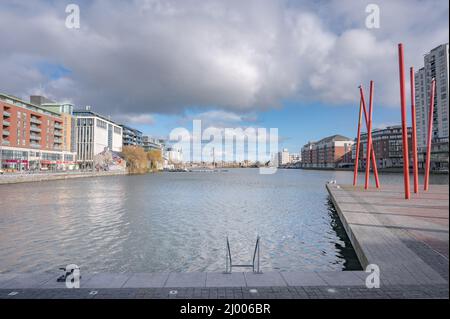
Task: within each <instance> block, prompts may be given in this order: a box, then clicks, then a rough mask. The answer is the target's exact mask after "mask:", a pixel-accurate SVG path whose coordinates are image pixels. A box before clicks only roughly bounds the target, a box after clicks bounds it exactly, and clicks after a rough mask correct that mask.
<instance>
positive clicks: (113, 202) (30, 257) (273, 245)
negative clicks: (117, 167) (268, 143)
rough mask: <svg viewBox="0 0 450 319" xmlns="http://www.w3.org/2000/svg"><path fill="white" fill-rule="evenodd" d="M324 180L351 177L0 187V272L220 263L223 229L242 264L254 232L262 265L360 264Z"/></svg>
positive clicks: (295, 174) (123, 179)
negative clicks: (331, 201)
mask: <svg viewBox="0 0 450 319" xmlns="http://www.w3.org/2000/svg"><path fill="white" fill-rule="evenodd" d="M433 178H435V179H437V182H443V183H448V176H445V177H439V176H437V177H433ZM330 179H337V181H338V182H340V183H350V182H351V179H352V173H351V172H333V171H306V170H279V171H278V173H277V174H274V175H259V174H258V170H254V169H235V170H230V171H228V172H221V173H160V174H152V175H139V176H117V177H103V178H85V179H74V180H67V181H52V182H41V183H28V184H16V185H0V272H11V271H14V272H27V271H33V272H35V271H36V272H39V271H48V270H55V269H57V268H58V267H60V266H63V265H67V264H71V263H74V264H77V265H79V266H80V267H81V268H82V269H85V270H88V271H95V272H97V271H99V272H100V271H109V272H158V271H222V270H224V267H225V238H226V236H227V235H228V236H229V238H230V244H231V250H232V256H233V262H235V263H249V261H250V260H251V254H252V250H253V248H254V244H255V239H256V235H257V234H260V236H261V238H262V251H261V253H262V255H261V256H262V258H261V263H262V268H263V269H264V270H274V269H280V270H339V269H358V268H359V267H360V266H359V263H358V261H357V259H356V256H355V254H354V251H353V249H352V247H351V245H350V244H349V241H348V239H347V237H346V235H345V232H344V230H343V228H342V225H341V223H340V221H339V219H338V217H337V215H336V213H335V212H334V209H333V208H332V206H331V205H330V203H329V199H328V196H327V192H326V189H325V187H324V185H325V183H326V181H328V180H330ZM401 181H402V176H401V175H397V174H390V175H384V176H382V182H383V183H401ZM432 181H433V179H432Z"/></svg>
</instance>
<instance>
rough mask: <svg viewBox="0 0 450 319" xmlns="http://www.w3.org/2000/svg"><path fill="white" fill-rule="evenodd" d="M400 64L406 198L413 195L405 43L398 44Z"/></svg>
mask: <svg viewBox="0 0 450 319" xmlns="http://www.w3.org/2000/svg"><path fill="white" fill-rule="evenodd" d="M398 66H399V74H400V103H401V111H402V143H403V182H404V184H405V198H406V199H409V197H410V196H411V194H410V191H409V158H408V156H409V153H408V128H407V127H406V92H405V70H404V58H403V44H401V43H400V44H399V45H398Z"/></svg>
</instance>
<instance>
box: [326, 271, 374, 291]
mask: <svg viewBox="0 0 450 319" xmlns="http://www.w3.org/2000/svg"><path fill="white" fill-rule="evenodd" d="M317 274H318V276H320V277H321V278H322V279H323V280H324V281H325V282H326V283H327V284H328V285H329V286H361V287H365V286H366V285H365V280H363V279H362V278H361V277H360V276H358V275H356V274H355V273H354V272H353V271H321V272H318V273H317Z"/></svg>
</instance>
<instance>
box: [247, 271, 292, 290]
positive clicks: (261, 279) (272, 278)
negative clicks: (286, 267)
mask: <svg viewBox="0 0 450 319" xmlns="http://www.w3.org/2000/svg"><path fill="white" fill-rule="evenodd" d="M244 276H245V281H246V283H247V286H248V287H264V286H266V287H268V286H286V285H287V284H286V282H285V281H284V279H283V277H281V275H280V273H279V272H265V273H262V274H255V273H252V272H246V273H244Z"/></svg>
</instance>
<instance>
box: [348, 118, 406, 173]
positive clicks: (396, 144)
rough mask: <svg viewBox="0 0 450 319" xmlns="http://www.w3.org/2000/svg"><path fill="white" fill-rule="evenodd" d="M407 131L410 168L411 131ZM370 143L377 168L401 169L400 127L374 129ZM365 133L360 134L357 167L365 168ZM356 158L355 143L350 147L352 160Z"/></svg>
mask: <svg viewBox="0 0 450 319" xmlns="http://www.w3.org/2000/svg"><path fill="white" fill-rule="evenodd" d="M407 130H408V150H409V164H410V166H412V138H411V136H412V135H411V134H412V129H411V127H408V128H407ZM372 142H373V148H374V151H375V157H376V159H377V167H378V168H402V167H403V140H402V127H401V125H395V126H388V127H386V128H384V129H376V130H374V131H373V132H372ZM366 155H367V133H362V134H361V144H360V148H359V161H358V167H359V168H360V169H363V168H365V167H366ZM355 158H356V142H355V144H353V147H352V160H353V161H354V160H355Z"/></svg>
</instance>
